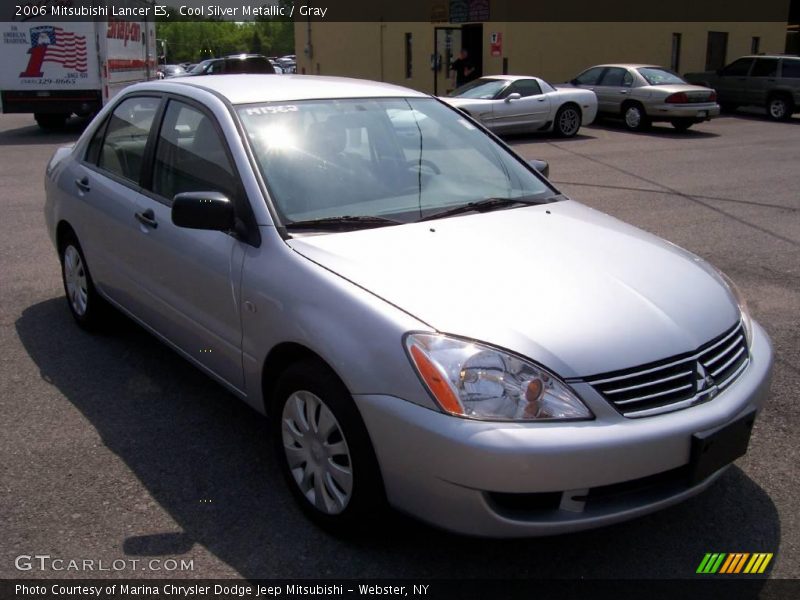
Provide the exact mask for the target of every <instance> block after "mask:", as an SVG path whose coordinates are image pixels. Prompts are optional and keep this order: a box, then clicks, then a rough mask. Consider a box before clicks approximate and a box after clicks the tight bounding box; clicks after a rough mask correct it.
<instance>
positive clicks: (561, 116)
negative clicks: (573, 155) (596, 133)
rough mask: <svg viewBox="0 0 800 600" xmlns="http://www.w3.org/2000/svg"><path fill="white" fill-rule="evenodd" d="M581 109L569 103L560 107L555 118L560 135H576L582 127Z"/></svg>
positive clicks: (556, 128)
mask: <svg viewBox="0 0 800 600" xmlns="http://www.w3.org/2000/svg"><path fill="white" fill-rule="evenodd" d="M581 121H582V118H581V111H580V109H578V108H577V107H576V106H573V105H571V104H568V105H566V106H562V107H561V108H559V109H558V112H557V113H556V120H555V132H556V135H558V136H559V137H565V138H569V137H574V136H575V135H576V134H577V133H578V130H579V129H580V128H581Z"/></svg>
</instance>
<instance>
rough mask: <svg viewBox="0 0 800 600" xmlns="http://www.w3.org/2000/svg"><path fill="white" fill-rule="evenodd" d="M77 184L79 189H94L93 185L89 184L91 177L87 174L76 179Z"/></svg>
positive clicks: (85, 190) (84, 190) (86, 190)
mask: <svg viewBox="0 0 800 600" xmlns="http://www.w3.org/2000/svg"><path fill="white" fill-rule="evenodd" d="M75 185H77V186H78V189H79V190H81V191H82V192H88V191H89V190H91V189H92V186H90V185H89V178H88V177H86V176H85V175H84V176H83V177H82V178H81V179H76V180H75Z"/></svg>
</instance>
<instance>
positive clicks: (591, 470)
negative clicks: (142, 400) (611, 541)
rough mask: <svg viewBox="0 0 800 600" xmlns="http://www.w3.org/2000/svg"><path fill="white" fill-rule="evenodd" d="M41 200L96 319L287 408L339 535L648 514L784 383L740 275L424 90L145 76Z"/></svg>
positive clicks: (98, 122) (319, 507)
mask: <svg viewBox="0 0 800 600" xmlns="http://www.w3.org/2000/svg"><path fill="white" fill-rule="evenodd" d="M46 190H47V202H46V207H45V215H46V219H47V223H48V226H49V230H50V234H51V236H52V239H53V242H54V243H55V246H56V248H57V250H58V254H59V257H60V260H61V264H62V267H63V279H64V288H65V291H66V296H67V300H68V306H69V309H70V311H71V312H72V315H73V316H74V318H75V319H76V320H77V322H78V323H79V324H80V325H82V326H85V327H89V328H91V327H96V326H98V325H99V324H101V323H102V319H103V317H104V316H105V315H107V312H106V309H107V308H108V306H109V305H111V306H113V307H116V309H118V310H120V311H122V312H123V313H125V314H127V315H129V316H130V317H131V318H133V319H134V320H135V321H137V322H138V323H140V324H141V325H142V326H143V327H145V328H146V329H148V330H149V331H150V332H152V333H153V334H154V335H155V336H157V337H158V338H159V339H160V340H162V341H163V342H164V343H165V344H167V345H169V346H171V347H172V348H174V349H175V350H176V351H177V352H178V353H180V354H181V355H182V356H184V357H185V358H186V359H188V360H189V361H191V362H192V363H194V364H195V365H197V367H199V368H200V369H201V370H202V371H204V372H205V373H206V374H208V375H209V376H211V377H212V378H214V379H216V380H217V381H219V382H220V383H222V384H223V385H224V386H226V387H227V388H228V389H230V390H231V391H232V392H233V393H234V394H235V395H237V396H239V397H240V398H242V399H243V400H244V401H245V402H247V403H248V404H250V405H251V406H252V407H253V408H255V409H256V410H258V411H261V412H264V413H266V414H267V415H268V416H269V417H271V419H270V420H269V422H270V423H271V426H272V428H273V437H274V440H275V446H276V450H277V452H278V453H279V455H280V460H281V463H282V465H283V469H284V471H285V475H286V479H287V482H288V485H289V486H290V488H291V489H292V492H293V493H294V495H295V496H296V497H297V499H298V501H299V503H300V505H301V506H302V507H303V509H304V510H305V511H306V512H307V513H308V514H309V515H310V516H311V517H312V518H313V519H315V520H316V521H317V522H319V523H321V524H323V525H326V526H330V527H332V528H338V529H339V530H340V531H347V530H348V529H350V528H357V527H359V526H360V525H361V524H363V523H364V522H365V521H367V520H369V519H370V518H374V515H375V514H378V513H377V509H379V508H380V507H381V506H383V505H385V504H386V503H388V505H390V506H392V507H395V508H396V509H399V510H401V511H404V512H406V513H409V514H411V515H414V516H416V517H418V518H420V519H422V520H425V521H427V522H430V523H433V524H435V525H438V526H441V527H444V528H447V529H450V530H453V531H458V532H463V533H468V534H475V535H483V536H525V535H541V534H550V533H557V532H564V531H574V530H579V529H584V528H589V527H595V526H599V525H605V524H609V523H613V522H616V521H621V520H624V519H629V518H632V517H635V516H637V515H642V514H644V513H647V512H650V511H654V510H656V509H660V508H663V507H666V506H668V505H671V504H674V503H676V502H679V501H681V500H683V499H685V498H687V497H689V496H691V495H693V494H696V493H698V492H700V491H701V490H703V489H704V488H706V487H708V486H709V485H710V484H711V483H712V482H713V481H714V480H715V479H716V478H717V477H718V476H719V475H720V473H721V472H722V471H723V470H724V469H725V467H726V466H728V465H729V464H730V463H731V462H732V461H733V460H734V459H736V458H737V457H739V456H741V455H742V454H744V452H745V451H746V449H747V445H748V441H749V438H750V431H751V428H752V426H753V422H754V419H755V415H756V412H757V411H758V409H759V408H760V407H761V406H762V405H763V403H764V401H765V399H766V396H767V392H768V384H769V376H770V371H771V366H772V350H771V346H770V342H769V340H768V338H767V336H766V334H765V333H764V331H763V330H762V328H761V327H760V326H759V325H758V324H757V323H756V322H754V321H753V320H752V319H751V318H750V317H749V315H748V313H747V310H746V308H745V305H744V302H743V301H742V299H741V297H740V295H739V293H738V292H737V291H736V288H735V287H734V285H733V284H732V283H731V282H730V281H729V280H728V279H727V278H726V277H725V276H724V275H722V274H721V273H720V272H719V271H717V270H716V269H715V268H714V267H712V266H711V265H709V264H708V263H706V262H705V261H703V260H702V259H700V258H698V257H697V256H694V255H692V254H690V253H689V252H686V251H684V250H681V249H680V248H677V247H675V246H673V245H672V244H670V243H668V242H665V241H663V240H661V239H659V238H657V237H655V236H653V235H650V234H648V233H645V232H643V231H640V230H638V229H636V228H634V227H632V226H630V225H626V224H625V223H622V222H620V221H618V220H616V219H614V218H612V217H609V216H607V215H604V214H602V213H600V212H597V211H595V210H592V209H590V208H588V207H586V206H583V205H581V204H579V203H578V202H576V201H574V200H571V199H569V198H567V197H565V196H564V195H562V194H561V193H559V192H558V190H557V189H556V188H555V187H554V186H553V184H552V183H550V182H549V181H547V180H546V179H545V178H544V177H542V176H541V175H540V174H539V173H537V171H536V170H535V169H534V168H532V167H531V166H530V165H529V164H528V163H526V162H525V161H524V160H522V159H521V158H520V157H518V156H517V155H516V154H514V153H513V152H512V151H511V150H510V149H509V148H508V147H506V146H505V145H504V144H503V143H502V142H501V141H500V140H498V139H497V138H496V137H494V136H493V135H492V134H490V133H488V132H487V131H486V130H484V129H483V128H482V127H481V126H480V125H479V124H478V123H477V122H475V121H473V120H471V119H470V118H469V117H467V116H465V115H464V114H462V113H460V112H458V111H457V110H455V109H453V108H451V107H448V106H447V105H445V104H443V103H441V102H440V101H439V100H437V99H435V98H432V97H429V96H426V95H424V94H422V93H418V92H415V91H412V90H408V89H404V88H401V87H396V86H392V85H386V84H379V83H372V82H367V81H359V80H353V79H341V78H329V77H319V76H316V77H315V76H284V77H280V78H277V77H269V76H260V75H230V76H228V75H223V76H218V77H201V78H187V79H173V80H165V81H162V82H151V83H145V84H140V85H135V86H132V87H130V88H127V89H126V90H125V91H124V92H123V93H122V94H121V95H119V96H118V97H116V98H115V99H114V101H113V102H111V103H110V104H109V105H108V106H107V107H106V108H105V109H104V110H103V111H102V112H101V113H100V114H99V115H98V116H97V117H96V119H95V120H94V121H93V122H92V124H91V125H90V126H89V128H88V129H87V130H86V132H85V133H84V134H83V135H82V136H81V138H80V140H79V141H78V142H77V143H76V144H75V145H74V146H73V147H69V148H62V149H59V150H58V151H57V152H56V153H55V155H54V156H53V158H52V159H51V161H50V164H49V165H48V167H47V174H46Z"/></svg>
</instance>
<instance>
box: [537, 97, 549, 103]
mask: <svg viewBox="0 0 800 600" xmlns="http://www.w3.org/2000/svg"><path fill="white" fill-rule="evenodd" d="M536 100H537V101H539V102H544V101H545V100H547V98H537V99H536Z"/></svg>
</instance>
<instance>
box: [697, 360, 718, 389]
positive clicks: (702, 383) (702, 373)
mask: <svg viewBox="0 0 800 600" xmlns="http://www.w3.org/2000/svg"><path fill="white" fill-rule="evenodd" d="M695 386H696V388H697V393H698V394H701V393H703V392H705V391H706V390H707V389H708V388H715V387H716V386H715V385H714V378H713V377H711V375H709V374H708V373H707V372H706V368H705V367H704V366H703V363H701V362H700V361H697V367H696V368H695ZM708 391H710V392H713V391H714V390H713V389H709V390H708Z"/></svg>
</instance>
